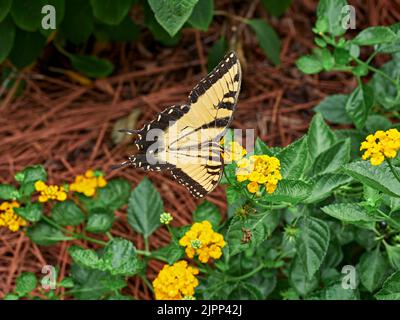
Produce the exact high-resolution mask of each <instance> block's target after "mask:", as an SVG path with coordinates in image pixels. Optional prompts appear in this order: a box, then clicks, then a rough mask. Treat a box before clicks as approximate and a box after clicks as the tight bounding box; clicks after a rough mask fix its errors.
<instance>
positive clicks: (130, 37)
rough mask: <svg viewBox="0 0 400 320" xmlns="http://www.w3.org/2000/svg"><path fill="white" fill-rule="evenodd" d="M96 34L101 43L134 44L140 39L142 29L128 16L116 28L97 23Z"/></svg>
mask: <svg viewBox="0 0 400 320" xmlns="http://www.w3.org/2000/svg"><path fill="white" fill-rule="evenodd" d="M94 33H95V35H96V38H97V39H99V40H101V41H116V42H128V41H129V42H132V41H135V40H137V39H138V37H139V34H140V28H139V26H138V25H136V24H135V23H134V22H133V21H132V19H131V18H130V17H129V16H126V17H125V18H124V19H123V20H122V22H121V23H119V24H118V25H116V26H110V25H107V24H101V23H97V24H96V28H95V30H94Z"/></svg>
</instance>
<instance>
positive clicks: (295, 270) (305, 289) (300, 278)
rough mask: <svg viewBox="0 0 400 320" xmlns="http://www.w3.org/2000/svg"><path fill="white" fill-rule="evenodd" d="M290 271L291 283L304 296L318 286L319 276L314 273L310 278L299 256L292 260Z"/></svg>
mask: <svg viewBox="0 0 400 320" xmlns="http://www.w3.org/2000/svg"><path fill="white" fill-rule="evenodd" d="M289 272H290V273H289V281H290V284H291V285H292V286H293V287H294V289H295V290H296V291H297V292H298V293H299V294H300V295H302V296H303V297H304V296H307V295H308V294H309V293H310V292H312V291H313V290H314V289H316V288H317V286H318V279H317V277H316V276H315V275H314V276H312V277H311V279H309V278H308V276H307V274H306V272H305V271H304V268H303V264H302V263H301V261H300V259H299V257H298V256H297V257H295V258H294V259H293V260H292V263H291V265H290V271H289Z"/></svg>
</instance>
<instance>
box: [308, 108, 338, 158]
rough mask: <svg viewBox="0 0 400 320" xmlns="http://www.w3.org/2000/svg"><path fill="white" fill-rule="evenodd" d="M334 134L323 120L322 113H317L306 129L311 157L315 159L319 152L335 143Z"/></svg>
mask: <svg viewBox="0 0 400 320" xmlns="http://www.w3.org/2000/svg"><path fill="white" fill-rule="evenodd" d="M335 140H336V138H335V134H334V132H333V131H332V130H331V128H329V126H328V125H327V124H326V123H325V122H324V119H323V118H322V115H321V114H320V113H317V114H316V115H315V116H314V117H313V119H312V120H311V124H310V127H309V129H308V136H307V145H308V150H309V152H310V155H311V158H312V159H315V158H316V157H317V156H318V155H319V154H320V153H321V152H323V151H325V150H327V149H328V148H329V147H331V146H332V145H333V144H334V143H335Z"/></svg>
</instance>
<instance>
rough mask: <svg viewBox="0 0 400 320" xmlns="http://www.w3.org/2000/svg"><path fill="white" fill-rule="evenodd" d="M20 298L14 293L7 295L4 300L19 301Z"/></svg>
mask: <svg viewBox="0 0 400 320" xmlns="http://www.w3.org/2000/svg"><path fill="white" fill-rule="evenodd" d="M18 299H19V297H18V295H16V294H13V293H7V294H6V295H5V296H4V297H3V300H18Z"/></svg>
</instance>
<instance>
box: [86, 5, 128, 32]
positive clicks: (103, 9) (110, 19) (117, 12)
mask: <svg viewBox="0 0 400 320" xmlns="http://www.w3.org/2000/svg"><path fill="white" fill-rule="evenodd" d="M90 4H91V5H92V8H93V14H94V16H95V17H96V18H97V19H99V20H100V21H101V22H104V23H106V24H109V25H114V26H115V25H117V24H119V23H120V22H121V21H122V20H123V19H124V18H125V17H126V15H127V14H128V12H129V10H130V9H131V7H132V0H119V1H113V0H90Z"/></svg>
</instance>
